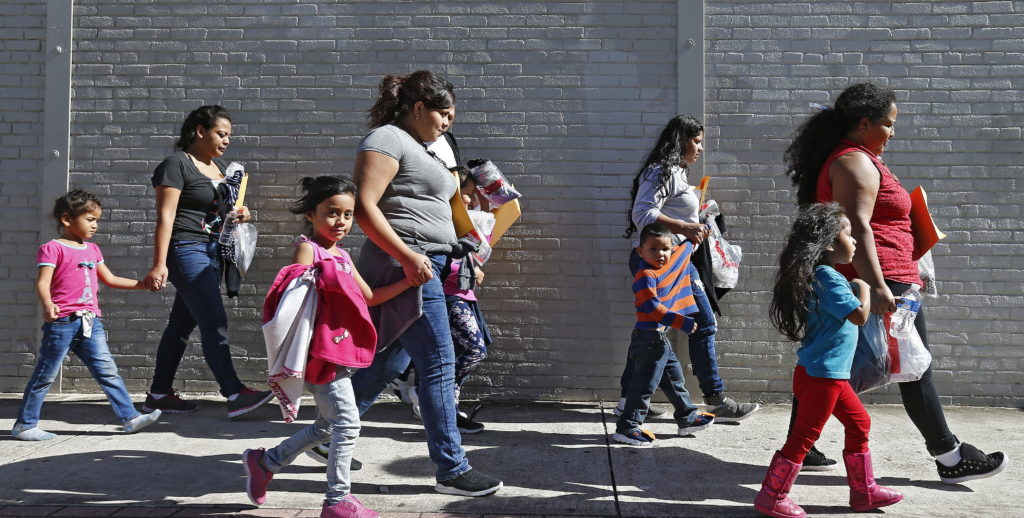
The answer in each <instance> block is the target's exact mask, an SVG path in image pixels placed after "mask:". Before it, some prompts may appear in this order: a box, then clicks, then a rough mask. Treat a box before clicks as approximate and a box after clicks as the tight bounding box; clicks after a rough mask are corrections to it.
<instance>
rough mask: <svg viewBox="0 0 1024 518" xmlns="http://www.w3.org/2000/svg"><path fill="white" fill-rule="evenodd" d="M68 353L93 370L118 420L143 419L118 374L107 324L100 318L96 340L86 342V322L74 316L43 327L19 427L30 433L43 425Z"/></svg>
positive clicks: (94, 331)
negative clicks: (41, 421) (41, 419)
mask: <svg viewBox="0 0 1024 518" xmlns="http://www.w3.org/2000/svg"><path fill="white" fill-rule="evenodd" d="M68 352H74V353H75V355H77V356H78V358H79V359H80V360H82V363H84V364H85V366H86V367H87V368H88V369H89V372H90V373H91V374H92V377H93V379H95V380H96V382H97V383H99V384H100V388H102V389H103V392H104V393H105V394H106V395H107V400H109V401H110V406H111V407H113V409H114V415H115V416H117V418H118V419H120V420H121V421H122V422H123V421H128V420H131V419H133V418H135V417H137V416H138V415H139V412H138V410H135V405H133V404H132V399H131V397H130V396H129V395H128V389H127V388H125V386H124V380H123V379H121V375H120V374H118V373H117V364H116V363H114V357H113V356H111V354H110V349H109V348H108V347H107V333H106V331H104V330H103V322H102V321H101V320H100V319H99V318H98V317H97V318H96V319H95V320H93V327H92V336H91V337H90V338H86V337H85V336H83V334H82V319H80V318H77V317H74V316H70V317H61V318H58V319H57V320H55V321H53V322H47V323H45V324H43V343H42V346H41V347H40V348H39V355H38V358H37V359H36V369H35V371H33V372H32V377H31V378H29V380H28V385H27V386H26V387H25V395H24V397H23V398H22V400H21V407H20V408H19V409H18V419H17V421H16V422H15V427H20V428H21V429H22V430H28V429H31V428H35V427H36V425H38V424H39V413H40V410H41V409H42V407H43V400H44V399H45V398H46V393H47V392H49V391H50V385H53V380H54V379H56V378H57V373H58V372H59V371H60V365H61V363H62V362H63V361H64V357H65V356H67V355H68Z"/></svg>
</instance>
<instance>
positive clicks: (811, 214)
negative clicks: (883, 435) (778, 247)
mask: <svg viewBox="0 0 1024 518" xmlns="http://www.w3.org/2000/svg"><path fill="white" fill-rule="evenodd" d="M850 230H851V226H850V220H849V219H847V217H846V214H845V213H844V212H843V209H842V207H840V206H839V205H838V204H836V203H818V204H814V205H810V206H808V207H806V208H804V209H803V210H802V211H801V212H800V215H799V216H797V219H796V221H795V222H794V223H793V230H792V231H791V232H790V234H789V237H788V238H787V239H786V246H785V248H783V251H782V255H781V257H780V258H779V267H780V268H779V273H778V276H777V277H776V282H775V288H774V290H773V292H772V302H771V305H770V306H769V317H770V318H771V321H772V324H773V325H775V327H777V328H778V329H779V331H781V332H782V333H783V334H784V335H786V336H787V337H788V338H789V339H791V340H799V341H800V349H799V350H797V358H798V360H797V366H796V369H795V370H794V372H793V395H794V396H795V398H796V399H798V400H799V401H800V405H799V407H798V408H797V414H796V420H795V422H794V424H793V428H792V430H791V431H790V434H789V437H788V438H787V439H786V444H785V446H783V447H782V449H781V450H779V451H777V452H776V453H775V456H774V457H773V458H772V461H771V464H770V465H769V466H768V473H767V474H766V475H765V477H764V482H762V483H761V491H760V492H759V493H758V495H757V498H756V499H755V500H754V508H755V509H757V510H758V511H759V512H761V513H763V514H765V515H768V516H775V517H786V518H799V517H803V516H807V513H805V512H804V510H803V509H801V508H800V506H799V505H797V504H796V503H794V502H793V501H792V500H790V498H789V490H790V489H791V488H792V487H793V482H795V481H796V477H797V475H798V474H799V473H800V467H801V465H802V464H803V461H804V457H805V456H806V455H807V452H808V451H810V449H811V446H813V445H814V442H815V441H817V440H818V437H820V436H821V430H822V429H823V428H824V427H825V423H826V422H827V421H828V418H829V416H831V415H834V416H836V419H838V420H839V422H841V423H843V426H845V427H846V443H845V448H844V449H843V460H845V461H846V478H847V482H848V483H849V486H850V507H852V508H853V510H854V511H868V510H871V509H877V508H879V507H884V506H887V505H892V504H895V503H897V502H899V501H900V500H902V499H903V495H902V494H900V493H899V492H898V491H896V490H893V489H890V488H887V487H882V486H879V485H877V484H875V478H874V473H873V470H872V466H871V452H870V451H869V450H868V432H869V431H870V429H871V417H870V416H868V413H867V411H865V410H864V405H862V404H861V402H860V399H858V398H857V394H856V393H855V392H854V391H853V388H852V387H851V386H850V383H849V379H850V367H851V366H852V364H853V353H854V350H855V349H856V347H857V335H858V331H857V326H860V325H863V324H864V322H866V321H867V318H868V314H869V310H870V304H869V302H868V301H869V295H868V286H867V284H865V283H864V281H862V280H860V279H854V280H853V282H847V281H846V278H845V277H843V276H842V274H840V273H839V272H837V271H836V270H835V269H834V268H833V267H832V266H830V265H833V264H849V263H850V262H851V261H852V260H853V252H854V250H855V249H856V246H857V241H856V240H855V239H853V237H852V236H851V235H850Z"/></svg>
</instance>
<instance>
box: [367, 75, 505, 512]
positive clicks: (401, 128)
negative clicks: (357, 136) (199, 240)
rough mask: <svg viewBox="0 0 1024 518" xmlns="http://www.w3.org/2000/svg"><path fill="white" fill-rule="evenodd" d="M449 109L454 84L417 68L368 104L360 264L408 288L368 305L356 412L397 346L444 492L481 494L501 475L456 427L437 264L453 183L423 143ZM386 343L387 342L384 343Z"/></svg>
mask: <svg viewBox="0 0 1024 518" xmlns="http://www.w3.org/2000/svg"><path fill="white" fill-rule="evenodd" d="M454 111H455V94H454V92H453V91H452V85H451V83H449V82H448V81H446V80H445V79H444V78H442V77H440V76H437V75H434V74H433V73H431V72H429V71H426V70H422V71H419V72H414V73H412V74H409V75H407V76H404V77H396V76H387V77H385V78H384V80H383V81H382V82H381V86H380V94H379V96H378V98H377V102H376V103H375V104H374V105H373V108H371V109H370V127H371V130H370V132H369V133H368V134H367V135H366V137H364V138H363V140H362V142H360V143H359V148H358V150H357V151H358V154H357V155H356V165H355V172H354V174H353V177H354V179H355V182H356V184H357V186H358V187H359V193H358V196H357V205H356V221H357V222H358V223H359V226H360V227H361V228H362V229H363V232H364V233H365V234H366V237H367V238H369V239H367V241H366V243H365V244H364V245H363V248H362V250H361V252H360V254H359V260H358V261H357V265H356V266H357V267H358V268H359V271H360V272H361V273H362V274H363V278H364V279H365V280H366V282H367V283H368V284H369V285H370V287H371V288H373V287H376V286H380V285H383V284H388V283H391V282H394V281H396V280H400V279H401V277H402V276H404V277H405V278H406V279H408V280H409V282H410V283H412V285H413V286H418V287H419V289H416V290H408V291H406V292H405V293H403V294H402V295H400V296H398V297H395V298H394V299H392V300H391V301H389V302H387V303H384V304H381V305H380V306H377V307H376V308H374V310H373V311H371V316H372V317H373V318H374V324H375V325H376V326H377V331H378V335H379V337H378V344H377V345H378V350H379V351H381V353H380V354H378V355H377V358H375V359H374V363H373V365H371V366H370V367H368V368H366V369H363V370H361V371H360V372H358V373H356V375H355V376H354V377H353V379H352V385H353V390H354V391H355V393H356V398H357V400H358V403H359V405H360V410H362V411H365V409H366V408H367V407H369V405H370V404H372V402H373V401H374V400H375V399H376V398H377V396H378V395H379V394H380V392H381V391H382V390H383V389H384V387H385V386H386V384H387V382H388V381H390V379H389V378H391V377H394V375H396V374H398V373H400V372H401V371H402V370H404V368H405V367H404V366H402V367H401V368H400V369H398V371H397V372H394V370H392V369H391V367H392V366H389V365H388V358H389V356H390V355H389V354H387V353H388V351H387V350H386V348H388V347H391V348H394V347H401V348H402V349H404V351H405V352H406V353H408V355H409V357H410V358H411V359H412V364H413V366H414V367H415V368H416V372H417V374H418V375H417V377H416V378H417V382H418V389H419V397H420V413H421V416H422V419H423V426H424V428H425V430H426V435H427V448H428V450H429V452H430V459H431V460H432V461H433V462H434V464H435V465H436V466H437V473H436V478H437V485H436V486H435V487H434V489H435V490H436V491H438V492H440V493H446V494H453V495H462V496H484V495H489V494H492V493H494V492H496V491H498V490H499V489H501V487H502V482H501V481H500V480H498V479H496V478H494V477H491V476H488V475H485V474H483V473H480V472H479V471H478V470H474V469H473V468H471V467H470V466H469V461H468V460H466V454H465V451H463V449H462V438H461V436H460V435H459V431H458V428H457V426H456V415H457V413H458V408H457V407H456V405H455V348H454V346H453V344H452V336H451V330H450V329H449V326H448V311H447V307H446V306H445V296H444V291H443V289H442V285H441V281H442V276H441V270H442V268H444V266H445V263H446V262H447V259H448V254H450V253H451V251H452V248H453V245H454V244H455V241H456V239H455V228H454V225H453V224H452V212H451V206H450V205H449V200H450V199H451V197H452V196H453V195H454V194H455V192H456V191H457V189H458V186H457V184H456V180H455V178H454V176H453V175H452V174H451V173H449V171H448V168H447V167H445V164H444V163H443V162H442V161H441V160H440V159H439V158H438V157H437V156H435V155H434V154H433V153H430V152H428V151H427V149H426V147H425V146H424V142H433V141H435V140H437V139H438V138H439V137H441V135H443V134H444V132H445V131H446V130H447V129H448V125H449V124H450V123H451V119H452V118H453V116H454ZM382 349H384V350H382Z"/></svg>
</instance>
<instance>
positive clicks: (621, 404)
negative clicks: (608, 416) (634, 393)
mask: <svg viewBox="0 0 1024 518" xmlns="http://www.w3.org/2000/svg"><path fill="white" fill-rule="evenodd" d="M616 408H626V398H624V397H620V398H619V406H618V407H616Z"/></svg>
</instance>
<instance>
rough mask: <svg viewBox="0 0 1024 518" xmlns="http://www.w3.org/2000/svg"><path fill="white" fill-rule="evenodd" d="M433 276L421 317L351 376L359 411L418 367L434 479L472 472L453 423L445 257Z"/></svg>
mask: <svg viewBox="0 0 1024 518" xmlns="http://www.w3.org/2000/svg"><path fill="white" fill-rule="evenodd" d="M430 262H431V264H432V266H433V268H434V278H433V279H431V280H430V281H429V282H427V283H426V284H424V285H423V286H422V293H423V295H422V297H423V315H422V316H420V318H419V319H417V320H416V321H415V322H413V323H412V325H410V326H409V328H408V329H406V330H405V332H404V333H402V336H400V337H399V338H398V343H397V344H394V345H392V346H391V347H389V348H388V349H387V350H386V351H384V352H382V353H381V354H378V355H377V356H376V357H375V358H374V360H373V364H371V365H370V366H369V367H367V368H365V369H361V370H360V371H359V372H358V373H356V375H355V376H354V377H353V378H352V388H353V390H354V391H355V394H356V404H357V406H358V407H359V408H360V412H363V411H365V409H366V408H369V407H370V405H372V404H373V402H374V401H376V399H377V396H378V395H380V393H381V392H382V391H383V390H384V388H385V387H386V386H387V384H388V383H389V382H390V381H391V380H393V379H395V377H397V376H398V375H399V374H401V373H402V372H404V371H405V368H406V367H407V366H408V365H409V364H408V363H407V362H406V359H407V358H408V359H411V361H412V365H413V367H415V368H416V385H417V393H418V394H419V398H420V416H421V417H422V419H423V427H424V429H425V431H426V433H427V450H428V452H429V453H430V460H431V461H433V462H434V465H435V466H437V473H436V477H437V480H441V481H443V480H451V479H453V478H455V477H458V476H459V475H461V474H463V473H465V472H467V471H469V470H470V466H469V461H468V460H466V453H465V451H463V449H462V435H461V434H460V433H459V429H458V427H457V426H456V424H455V417H456V415H457V414H458V407H457V406H456V403H455V346H454V345H453V344H452V333H451V328H450V327H449V324H448V306H447V304H445V295H444V289H443V288H442V285H441V279H442V278H441V269H442V268H444V264H445V262H446V257H445V256H443V255H431V256H430ZM396 348H400V350H396Z"/></svg>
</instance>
